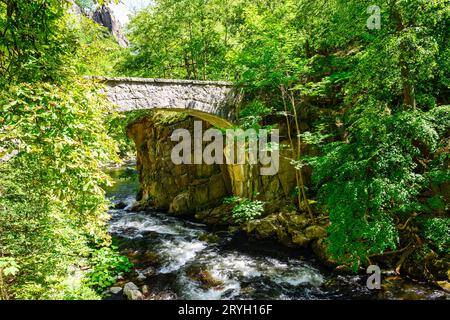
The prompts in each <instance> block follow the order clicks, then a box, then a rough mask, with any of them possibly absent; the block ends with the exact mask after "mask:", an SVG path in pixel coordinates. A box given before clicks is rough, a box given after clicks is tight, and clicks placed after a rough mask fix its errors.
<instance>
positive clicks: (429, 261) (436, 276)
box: [401, 247, 450, 282]
mask: <svg viewBox="0 0 450 320" xmlns="http://www.w3.org/2000/svg"><path fill="white" fill-rule="evenodd" d="M401 270H402V271H403V272H405V273H406V274H408V275H409V276H410V277H412V278H414V279H418V280H423V279H427V280H428V281H432V282H436V281H448V280H450V277H449V276H450V275H449V273H450V271H449V270H450V256H449V255H448V254H441V255H439V254H438V253H436V252H435V251H433V250H431V249H429V248H425V247H422V248H420V249H417V250H416V251H415V252H413V254H411V256H410V257H408V258H407V259H406V260H405V262H404V263H403V265H402V269H401Z"/></svg>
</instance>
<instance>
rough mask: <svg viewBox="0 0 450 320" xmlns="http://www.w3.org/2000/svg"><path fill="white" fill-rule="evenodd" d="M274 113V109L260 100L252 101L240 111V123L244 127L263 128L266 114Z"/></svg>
mask: <svg viewBox="0 0 450 320" xmlns="http://www.w3.org/2000/svg"><path fill="white" fill-rule="evenodd" d="M270 114H272V109H271V108H270V107H267V106H266V105H265V104H264V103H262V102H260V101H252V102H250V103H249V104H247V105H246V106H245V107H244V108H243V109H242V110H241V112H240V113H239V120H240V125H241V127H242V128H243V129H245V130H246V129H256V130H258V129H261V122H262V120H263V118H264V117H265V116H268V115H270Z"/></svg>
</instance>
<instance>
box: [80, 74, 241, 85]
mask: <svg viewBox="0 0 450 320" xmlns="http://www.w3.org/2000/svg"><path fill="white" fill-rule="evenodd" d="M86 78H87V79H93V80H97V81H101V82H118V83H152V84H159V83H160V84H181V85H200V86H206V85H213V86H219V87H233V86H234V84H233V83H232V82H228V81H203V80H179V79H159V78H136V77H101V76H88V77H86Z"/></svg>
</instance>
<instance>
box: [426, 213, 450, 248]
mask: <svg viewBox="0 0 450 320" xmlns="http://www.w3.org/2000/svg"><path fill="white" fill-rule="evenodd" d="M423 234H424V236H425V238H426V239H428V240H430V241H431V242H432V244H433V245H434V246H436V248H437V249H438V251H440V252H442V253H447V254H449V253H450V218H432V219H427V220H425V221H423Z"/></svg>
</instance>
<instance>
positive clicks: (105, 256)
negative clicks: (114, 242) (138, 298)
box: [85, 247, 133, 293]
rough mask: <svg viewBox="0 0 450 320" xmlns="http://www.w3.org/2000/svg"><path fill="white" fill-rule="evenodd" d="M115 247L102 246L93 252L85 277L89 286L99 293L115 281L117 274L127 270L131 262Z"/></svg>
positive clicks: (130, 267) (130, 266)
mask: <svg viewBox="0 0 450 320" xmlns="http://www.w3.org/2000/svg"><path fill="white" fill-rule="evenodd" d="M116 250H117V248H114V247H113V248H102V249H99V250H97V251H95V252H93V257H92V258H91V261H92V262H91V263H92V270H91V271H90V272H89V273H88V274H87V277H86V279H85V281H86V283H87V284H88V285H89V287H92V288H94V289H95V290H96V291H97V292H99V293H101V292H102V291H103V290H105V289H107V288H108V287H110V286H111V285H113V284H114V283H115V282H116V281H117V275H118V274H120V273H127V272H129V271H130V270H131V269H132V267H133V264H132V263H131V262H130V261H129V260H128V258H127V257H125V256H121V255H120V254H119V253H117V251H116Z"/></svg>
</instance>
